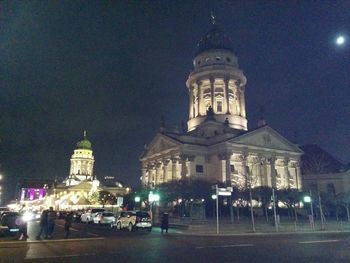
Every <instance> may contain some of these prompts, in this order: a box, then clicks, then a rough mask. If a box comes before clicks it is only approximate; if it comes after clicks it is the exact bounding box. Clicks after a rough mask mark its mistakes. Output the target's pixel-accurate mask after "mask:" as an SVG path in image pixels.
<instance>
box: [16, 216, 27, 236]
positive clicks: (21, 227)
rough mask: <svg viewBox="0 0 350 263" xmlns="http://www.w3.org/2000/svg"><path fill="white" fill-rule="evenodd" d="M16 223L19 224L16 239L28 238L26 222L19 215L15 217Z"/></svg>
mask: <svg viewBox="0 0 350 263" xmlns="http://www.w3.org/2000/svg"><path fill="white" fill-rule="evenodd" d="M16 225H18V226H19V231H18V238H17V239H18V240H23V241H26V240H27V239H28V238H29V236H28V228H27V222H26V221H25V220H24V219H23V217H22V216H21V217H19V218H17V219H16Z"/></svg>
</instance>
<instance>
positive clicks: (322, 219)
mask: <svg viewBox="0 0 350 263" xmlns="http://www.w3.org/2000/svg"><path fill="white" fill-rule="evenodd" d="M318 205H319V206H320V215H321V229H322V230H324V217H323V211H322V204H321V196H320V194H318Z"/></svg>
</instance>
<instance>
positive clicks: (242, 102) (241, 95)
mask: <svg viewBox="0 0 350 263" xmlns="http://www.w3.org/2000/svg"><path fill="white" fill-rule="evenodd" d="M237 88H238V89H239V91H240V92H239V108H240V115H241V116H242V117H244V118H245V116H246V114H245V96H244V89H245V88H244V86H238V87H237Z"/></svg>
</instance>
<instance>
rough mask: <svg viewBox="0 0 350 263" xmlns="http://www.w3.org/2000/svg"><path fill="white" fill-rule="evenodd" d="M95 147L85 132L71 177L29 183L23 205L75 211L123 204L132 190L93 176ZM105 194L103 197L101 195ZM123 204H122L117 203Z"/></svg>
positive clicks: (23, 190)
mask: <svg viewBox="0 0 350 263" xmlns="http://www.w3.org/2000/svg"><path fill="white" fill-rule="evenodd" d="M94 163H95V160H94V156H93V150H92V144H91V142H90V141H89V140H88V139H87V135H86V132H84V137H83V139H82V140H81V141H79V142H78V143H77V147H76V149H75V150H74V153H73V155H72V157H71V162H70V164H71V165H70V172H69V175H68V176H67V177H66V179H64V180H63V181H62V182H57V181H50V182H48V181H40V180H27V181H25V182H23V183H22V184H21V186H20V189H21V191H20V200H21V201H20V203H21V204H23V203H25V204H26V206H27V209H32V210H42V209H47V208H48V207H50V206H52V207H54V208H55V209H56V210H76V209H84V208H87V207H99V206H106V207H108V206H111V207H118V206H121V205H122V203H121V202H122V198H121V197H123V196H124V195H125V194H127V193H128V192H129V191H130V188H128V187H124V186H123V185H122V184H121V183H120V182H116V181H115V180H114V184H112V183H108V184H106V185H105V184H103V183H102V182H100V181H99V180H98V179H97V177H96V175H94V173H93V171H94V170H93V169H94ZM101 193H102V196H101ZM118 200H119V201H120V200H121V201H120V202H119V203H118V202H117V201H118Z"/></svg>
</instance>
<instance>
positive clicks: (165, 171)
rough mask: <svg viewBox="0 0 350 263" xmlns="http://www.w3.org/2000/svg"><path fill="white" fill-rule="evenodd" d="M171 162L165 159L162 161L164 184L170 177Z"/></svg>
mask: <svg viewBox="0 0 350 263" xmlns="http://www.w3.org/2000/svg"><path fill="white" fill-rule="evenodd" d="M169 161H170V160H168V159H165V160H163V161H162V163H163V182H167V181H168V179H170V178H169V176H168V163H169Z"/></svg>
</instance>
